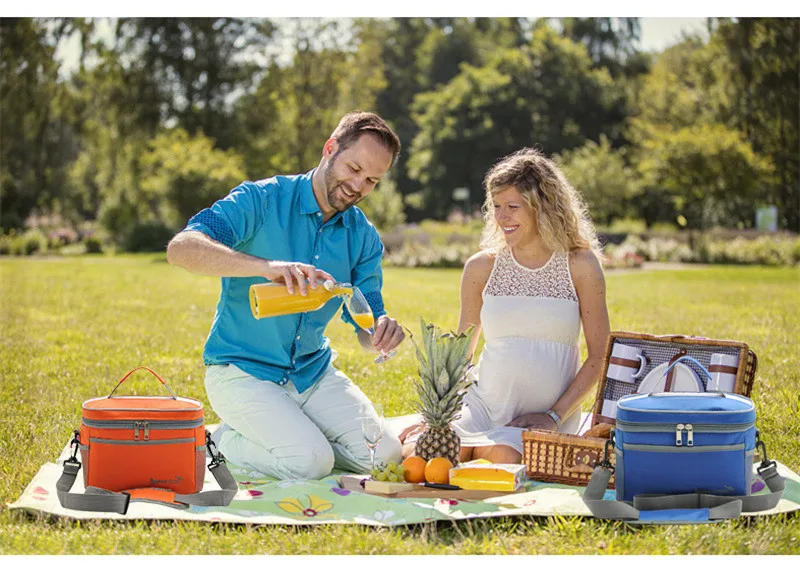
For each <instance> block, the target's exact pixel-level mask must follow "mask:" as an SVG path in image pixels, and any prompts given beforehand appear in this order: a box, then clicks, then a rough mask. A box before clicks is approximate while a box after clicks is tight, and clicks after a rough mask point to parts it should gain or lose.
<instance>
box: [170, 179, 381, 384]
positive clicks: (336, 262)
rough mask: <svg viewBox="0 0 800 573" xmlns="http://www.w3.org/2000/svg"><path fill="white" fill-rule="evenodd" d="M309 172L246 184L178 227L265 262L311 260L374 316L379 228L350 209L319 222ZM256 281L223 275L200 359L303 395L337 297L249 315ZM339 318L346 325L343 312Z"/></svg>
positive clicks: (326, 350)
mask: <svg viewBox="0 0 800 573" xmlns="http://www.w3.org/2000/svg"><path fill="white" fill-rule="evenodd" d="M313 173H314V171H313V170H312V171H309V172H308V173H306V174H304V175H292V176H276V177H272V178H270V179H264V180H261V181H256V182H252V181H245V182H244V183H242V184H241V185H239V186H238V187H236V188H235V189H233V191H231V193H230V194H229V195H228V196H227V197H225V198H223V199H220V200H219V201H217V202H216V203H214V204H213V205H212V206H211V207H210V208H209V209H204V210H203V211H200V213H198V214H197V215H195V216H194V217H192V218H191V219H190V220H189V223H188V225H187V226H186V228H185V229H184V230H187V231H200V232H202V233H205V234H206V235H208V236H210V237H211V238H213V239H215V240H217V241H219V242H221V243H223V244H225V245H227V246H229V247H231V248H232V249H235V250H237V251H241V252H243V253H247V254H250V255H254V256H257V257H261V258H264V259H269V260H282V261H292V262H301V263H307V264H310V265H314V266H315V267H317V268H319V269H322V270H324V271H327V272H328V273H330V274H331V275H333V277H334V279H336V281H337V282H349V283H352V284H353V285H355V286H357V287H358V288H359V289H361V291H362V292H363V293H364V294H365V296H366V297H367V300H368V301H369V302H370V303H371V306H372V309H373V314H374V315H375V317H376V318H377V317H378V316H381V315H384V314H386V312H385V311H384V309H383V302H382V299H381V296H380V291H381V287H382V285H383V275H382V273H381V259H382V257H383V244H382V243H381V240H380V236H379V235H378V231H377V230H376V229H375V227H374V226H373V225H372V224H371V223H370V222H369V221H368V220H367V218H366V216H365V215H364V213H363V212H362V211H361V210H360V209H358V208H357V207H352V208H350V209H347V210H346V211H345V212H343V213H337V214H336V215H334V216H333V217H332V218H331V219H329V220H328V221H327V222H325V223H324V224H323V222H322V212H321V211H320V208H319V205H318V204H317V200H316V198H315V196H314V191H313V188H312V186H311V177H312V175H313ZM263 282H266V279H264V278H263V277H246V278H240V277H224V278H222V290H221V292H220V297H219V303H218V304H217V311H216V315H215V316H214V321H213V323H212V325H211V331H210V332H209V335H208V340H206V344H205V349H204V351H203V360H204V362H205V363H206V364H234V365H236V366H237V367H239V368H240V369H242V370H243V371H245V372H247V373H248V374H251V375H252V376H255V377H256V378H258V379H261V380H269V381H272V382H275V383H277V384H286V383H287V382H288V381H291V382H292V383H293V384H294V385H295V387H296V388H297V390H298V392H303V391H305V390H307V389H308V388H310V387H311V386H312V385H313V384H314V382H316V381H317V380H318V379H319V378H320V376H321V375H322V373H323V372H324V371H325V370H326V369H327V368H328V365H329V364H330V361H331V349H330V340H329V339H328V338H327V337H325V336H324V331H325V327H326V326H327V324H328V322H330V320H331V318H333V316H334V315H335V314H336V312H337V310H338V309H339V308H340V307H341V305H342V300H341V299H340V298H338V297H337V298H334V299H332V300H330V301H328V302H327V303H326V304H325V306H323V307H322V308H321V309H319V310H316V311H313V312H305V313H301V314H292V315H286V316H277V317H271V318H261V319H256V318H254V317H253V314H252V312H251V310H250V299H249V291H250V285H252V284H256V283H263ZM317 288H321V286H320V287H317ZM343 319H344V320H345V321H347V322H351V323H352V320H351V319H350V317H349V315H348V314H347V313H346V310H345V312H344V313H343ZM352 324H354V323H352ZM354 326H355V324H354Z"/></svg>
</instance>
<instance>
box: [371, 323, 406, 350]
mask: <svg viewBox="0 0 800 573" xmlns="http://www.w3.org/2000/svg"><path fill="white" fill-rule="evenodd" d="M405 337H406V333H405V332H403V327H402V326H400V323H399V322H397V321H396V320H395V319H393V318H389V317H388V316H386V315H383V316H381V317H380V318H378V320H377V321H376V322H375V336H373V337H372V347H373V348H375V350H377V351H378V352H380V353H382V354H388V353H389V352H391V351H392V350H394V349H395V348H396V347H397V346H398V345H399V344H400V343H401V342H403V340H405Z"/></svg>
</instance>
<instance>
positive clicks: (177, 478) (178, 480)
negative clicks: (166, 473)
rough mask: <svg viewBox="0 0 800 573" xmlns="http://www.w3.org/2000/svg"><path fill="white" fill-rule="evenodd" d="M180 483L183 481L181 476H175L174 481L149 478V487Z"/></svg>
mask: <svg viewBox="0 0 800 573" xmlns="http://www.w3.org/2000/svg"><path fill="white" fill-rule="evenodd" d="M182 481H183V477H181V476H175V479H155V478H150V485H152V486H157V485H159V484H166V483H172V484H179V483H181V482H182Z"/></svg>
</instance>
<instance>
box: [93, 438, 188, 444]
mask: <svg viewBox="0 0 800 573" xmlns="http://www.w3.org/2000/svg"><path fill="white" fill-rule="evenodd" d="M190 442H194V438H169V439H166V440H149V441H148V442H147V443H145V442H144V441H142V440H140V441H138V442H134V441H132V440H110V439H108V438H89V444H114V445H119V446H161V445H165V444H188V443H190Z"/></svg>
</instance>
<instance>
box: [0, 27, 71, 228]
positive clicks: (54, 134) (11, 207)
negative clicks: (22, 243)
mask: <svg viewBox="0 0 800 573" xmlns="http://www.w3.org/2000/svg"><path fill="white" fill-rule="evenodd" d="M61 34H62V30H61V29H59V28H58V27H51V28H50V29H49V30H48V28H47V26H46V23H45V22H44V21H42V20H40V19H31V18H2V19H0V133H2V137H3V144H2V146H0V165H2V170H0V227H3V229H9V228H12V227H16V228H21V227H22V225H23V222H24V220H25V218H26V217H27V216H28V215H29V214H30V213H31V212H32V211H33V210H34V209H36V208H42V209H47V208H50V207H51V206H52V205H53V203H54V202H55V201H57V200H59V199H60V198H61V196H62V195H63V185H64V181H63V180H64V165H65V164H66V163H67V162H68V161H69V160H70V159H71V158H70V157H69V156H68V152H69V147H68V145H66V143H67V141H68V137H69V133H67V131H66V126H65V125H64V123H63V122H62V120H61V113H62V110H63V108H64V107H65V106H66V105H67V104H66V102H65V97H66V93H65V92H64V90H63V86H61V85H60V84H59V83H58V71H59V65H58V62H57V61H56V60H55V58H54V54H55V49H56V46H57V44H58V40H59V38H60V36H61Z"/></svg>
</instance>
